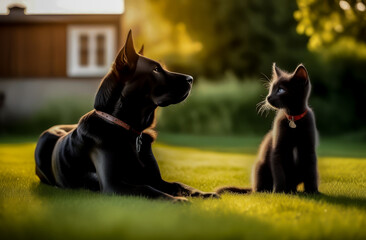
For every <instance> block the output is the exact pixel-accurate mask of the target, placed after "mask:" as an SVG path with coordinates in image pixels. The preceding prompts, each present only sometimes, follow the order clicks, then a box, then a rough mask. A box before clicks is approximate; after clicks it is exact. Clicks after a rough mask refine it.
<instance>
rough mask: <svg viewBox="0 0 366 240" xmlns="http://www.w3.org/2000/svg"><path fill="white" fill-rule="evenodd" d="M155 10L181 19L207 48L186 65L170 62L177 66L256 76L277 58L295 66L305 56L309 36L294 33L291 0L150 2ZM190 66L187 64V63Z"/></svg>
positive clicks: (206, 72)
mask: <svg viewBox="0 0 366 240" xmlns="http://www.w3.org/2000/svg"><path fill="white" fill-rule="evenodd" d="M150 2H151V5H152V7H153V11H154V12H156V13H157V14H159V15H161V16H162V17H164V18H166V19H168V20H169V21H170V22H171V23H172V24H179V23H183V24H184V25H185V26H186V28H187V32H189V35H190V36H191V37H192V38H193V39H194V40H196V41H199V42H201V43H202V46H203V49H202V51H200V52H199V53H197V54H196V55H194V56H192V59H191V61H190V62H188V64H189V65H188V66H187V65H181V64H180V61H179V58H178V57H177V56H176V59H177V60H174V58H173V57H172V58H169V59H168V61H167V64H168V65H169V66H170V67H172V68H174V69H177V70H187V71H188V72H190V73H191V74H193V73H194V74H198V75H204V76H208V77H210V78H211V79H219V76H221V75H222V74H223V73H224V72H226V71H228V70H230V71H232V72H234V73H235V74H236V75H237V76H239V77H243V76H247V77H248V76H249V77H252V76H257V75H258V74H259V73H261V72H268V66H271V64H272V62H277V63H279V64H280V65H282V66H291V67H295V65H296V64H298V63H300V62H302V61H303V59H302V55H303V54H306V38H304V37H301V36H299V35H297V34H296V31H295V26H296V22H295V20H294V19H293V17H292V13H293V11H295V9H296V3H295V2H294V1H293V0H277V1H267V0H256V1H250V0H244V1H243V0H230V1H220V0H212V1H196V0H175V1H164V0H158V1H156V0H150ZM186 64H187V63H186Z"/></svg>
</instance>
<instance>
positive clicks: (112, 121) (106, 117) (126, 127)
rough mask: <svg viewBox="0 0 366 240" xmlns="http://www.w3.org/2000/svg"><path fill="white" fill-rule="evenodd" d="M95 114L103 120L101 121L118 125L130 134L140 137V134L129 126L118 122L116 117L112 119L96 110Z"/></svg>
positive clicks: (110, 116) (120, 121)
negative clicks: (130, 132)
mask: <svg viewBox="0 0 366 240" xmlns="http://www.w3.org/2000/svg"><path fill="white" fill-rule="evenodd" d="M95 113H96V114H97V115H98V116H99V117H101V118H103V119H105V120H107V121H109V122H111V123H114V124H116V125H118V126H121V127H123V128H124V129H126V130H128V131H132V132H134V133H136V134H138V135H141V132H139V131H136V130H135V129H133V128H132V127H131V126H130V125H128V124H127V123H125V122H123V121H122V120H119V119H118V118H116V117H113V116H112V115H110V114H108V113H105V112H101V111H98V110H95Z"/></svg>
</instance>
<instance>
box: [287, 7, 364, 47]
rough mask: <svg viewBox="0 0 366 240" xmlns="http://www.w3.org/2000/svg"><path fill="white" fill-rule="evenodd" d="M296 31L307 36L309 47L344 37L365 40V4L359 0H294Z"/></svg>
mask: <svg viewBox="0 0 366 240" xmlns="http://www.w3.org/2000/svg"><path fill="white" fill-rule="evenodd" d="M297 3H298V8H299V9H298V10H296V11H295V13H294V17H295V18H296V20H297V21H298V25H297V32H298V33H299V34H305V35H307V36H309V48H310V49H311V50H317V49H319V48H322V47H325V46H327V45H331V44H334V43H335V42H338V41H340V40H343V39H344V38H351V39H354V40H356V41H357V42H359V43H363V44H365V43H366V38H365V37H366V35H365V34H366V9H365V8H366V7H365V3H364V2H362V1H355V0H340V1H338V0H337V1H323V0H297Z"/></svg>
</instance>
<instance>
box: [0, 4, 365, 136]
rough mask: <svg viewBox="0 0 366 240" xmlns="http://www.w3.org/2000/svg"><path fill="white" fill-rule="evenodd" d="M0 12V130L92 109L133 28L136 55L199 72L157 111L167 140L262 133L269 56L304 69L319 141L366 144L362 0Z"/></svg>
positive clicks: (42, 124)
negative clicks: (184, 94)
mask: <svg viewBox="0 0 366 240" xmlns="http://www.w3.org/2000/svg"><path fill="white" fill-rule="evenodd" d="M0 14H1V15H0V124H1V125H0V135H1V136H9V135H19V134H20V135H34V136H37V135H39V134H40V133H41V132H42V131H43V130H44V129H46V128H48V127H50V126H52V125H55V124H59V123H64V124H67V123H75V122H77V121H78V119H79V118H80V116H82V115H83V114H84V113H86V112H87V111H90V110H92V109H93V98H94V94H95V92H96V90H97V87H98V84H99V82H100V79H101V78H102V77H103V75H104V74H105V73H106V72H107V71H108V69H109V67H110V65H111V63H112V61H113V59H114V57H115V55H116V53H117V51H118V50H119V49H120V48H121V47H122V45H123V42H124V40H125V36H126V33H127V32H128V30H129V29H132V31H133V37H134V41H135V47H136V49H137V50H138V49H139V48H140V46H141V45H142V44H144V45H145V55H146V56H147V57H149V58H153V59H156V60H158V61H160V62H162V63H163V64H164V65H165V66H166V68H167V69H169V70H172V71H178V72H183V73H187V74H190V75H192V76H194V78H195V82H194V87H193V90H192V94H191V96H190V97H189V98H188V99H187V100H186V101H185V102H184V103H182V104H178V105H175V106H169V107H168V108H164V109H159V112H158V117H159V119H158V131H159V132H161V133H163V136H164V133H165V134H169V133H174V134H178V133H179V134H184V135H196V136H233V135H234V136H258V137H261V136H263V134H264V133H265V132H266V131H268V130H269V129H270V127H271V122H272V120H273V113H270V114H268V116H267V114H264V115H259V114H258V113H257V109H256V104H257V103H258V102H260V101H261V100H263V98H264V97H265V95H266V93H267V90H266V88H265V87H264V82H266V78H271V66H272V63H273V62H276V63H277V65H278V66H279V67H280V68H282V69H285V70H287V71H293V70H294V69H295V67H296V66H297V65H298V64H299V63H303V64H304V65H305V66H306V68H307V70H308V71H309V74H310V79H311V82H312V86H313V90H312V95H311V98H310V105H311V107H312V108H313V109H314V111H315V113H316V120H317V126H318V130H319V132H320V134H321V136H326V137H328V136H329V137H335V136H348V138H347V137H346V138H347V139H353V140H356V141H366V126H365V122H366V108H365V96H366V95H365V89H366V74H365V73H366V6H365V1H364V0H341V1H339V0H327V1H324V0H297V1H295V0H276V1H268V0H229V1H224V0H205V1H196V0H174V1H172V0H171V1H169V0H125V1H123V0H104V1H98V0H78V1H71V0H62V1H61V0H48V1H46V0H28V1H16V0H2V1H1V2H0ZM165 136H167V135H165Z"/></svg>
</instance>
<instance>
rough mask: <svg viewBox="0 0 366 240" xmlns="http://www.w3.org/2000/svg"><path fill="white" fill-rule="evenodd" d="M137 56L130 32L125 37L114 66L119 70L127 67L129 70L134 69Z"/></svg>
mask: <svg viewBox="0 0 366 240" xmlns="http://www.w3.org/2000/svg"><path fill="white" fill-rule="evenodd" d="M138 58H139V55H138V54H137V53H136V51H135V47H134V46H133V39H132V31H131V30H130V31H129V32H128V35H127V39H126V43H125V45H124V46H123V48H122V49H121V51H120V52H119V53H118V56H117V59H116V64H117V67H118V68H120V69H124V68H125V67H128V68H129V69H134V68H135V67H136V64H137V60H138Z"/></svg>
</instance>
